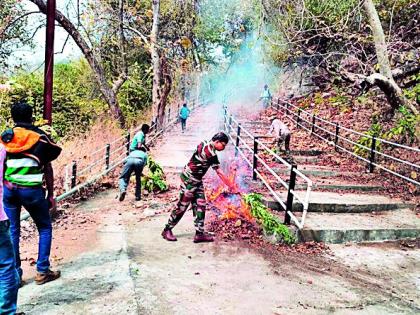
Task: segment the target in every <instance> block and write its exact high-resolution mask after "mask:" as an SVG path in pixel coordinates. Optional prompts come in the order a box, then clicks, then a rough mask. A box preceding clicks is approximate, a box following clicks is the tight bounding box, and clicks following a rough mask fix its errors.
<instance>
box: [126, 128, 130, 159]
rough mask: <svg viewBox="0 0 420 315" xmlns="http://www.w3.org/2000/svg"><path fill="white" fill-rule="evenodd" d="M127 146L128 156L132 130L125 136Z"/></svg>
mask: <svg viewBox="0 0 420 315" xmlns="http://www.w3.org/2000/svg"><path fill="white" fill-rule="evenodd" d="M125 141H126V142H127V143H126V146H127V156H128V155H129V154H130V132H128V134H127V135H126V136H125Z"/></svg>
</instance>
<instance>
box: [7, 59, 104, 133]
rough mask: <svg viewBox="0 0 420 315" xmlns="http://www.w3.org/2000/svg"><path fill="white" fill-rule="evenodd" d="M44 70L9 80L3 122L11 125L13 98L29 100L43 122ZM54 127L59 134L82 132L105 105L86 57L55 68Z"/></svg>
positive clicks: (38, 119) (102, 110) (19, 74)
mask: <svg viewBox="0 0 420 315" xmlns="http://www.w3.org/2000/svg"><path fill="white" fill-rule="evenodd" d="M43 82H44V81H43V72H42V71H36V72H33V73H27V72H20V73H18V74H16V75H15V76H13V77H12V78H11V79H10V80H9V83H10V84H11V86H12V89H11V91H9V92H3V94H6V93H7V95H4V96H3V97H4V102H2V103H1V116H2V117H4V118H5V121H4V123H3V125H2V126H1V127H2V128H4V126H5V125H6V124H7V125H9V126H10V125H11V124H12V122H11V120H10V107H11V105H12V104H13V102H16V101H26V102H28V103H29V104H30V105H32V106H33V108H34V115H35V120H36V121H37V122H38V123H40V124H42V109H43V88H44V86H43ZM53 106H54V110H53V130H54V134H55V135H56V137H58V138H62V137H64V136H66V135H69V134H70V133H77V132H83V131H84V130H86V129H87V128H88V127H89V126H90V125H91V123H92V121H93V119H94V118H95V117H96V116H97V115H99V114H101V113H103V112H104V111H105V109H106V107H105V103H104V102H103V101H102V100H101V99H100V98H99V97H98V95H97V92H96V91H95V87H94V85H93V84H92V79H91V71H90V68H89V66H88V65H87V63H86V62H85V61H84V60H80V61H75V62H72V63H68V64H58V65H56V66H55V70H54V96H53Z"/></svg>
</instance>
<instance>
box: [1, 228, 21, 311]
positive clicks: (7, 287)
mask: <svg viewBox="0 0 420 315" xmlns="http://www.w3.org/2000/svg"><path fill="white" fill-rule="evenodd" d="M19 282H20V279H19V275H18V273H17V272H16V265H15V253H14V252H13V245H12V241H11V239H10V234H9V221H0V314H2V315H3V314H6V315H9V314H15V312H16V304H17V295H18V290H19Z"/></svg>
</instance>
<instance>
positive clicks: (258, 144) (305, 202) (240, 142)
mask: <svg viewBox="0 0 420 315" xmlns="http://www.w3.org/2000/svg"><path fill="white" fill-rule="evenodd" d="M223 114H224V127H225V131H226V133H227V134H228V136H229V138H230V139H231V140H232V142H234V141H235V140H236V144H235V150H236V152H238V153H239V154H240V155H241V156H242V157H243V158H244V160H245V161H246V162H247V164H248V165H249V166H250V168H252V173H253V180H257V179H258V178H259V179H260V180H261V181H262V183H263V184H264V185H265V186H266V187H267V189H268V190H269V192H270V193H271V195H272V196H273V197H274V199H275V200H276V201H277V202H278V203H279V204H280V206H281V207H282V208H283V209H284V211H285V218H284V222H285V224H290V223H291V221H293V223H294V224H295V225H296V226H297V227H298V228H299V229H302V228H303V226H304V224H305V218H306V213H307V211H308V207H309V199H310V194H311V190H312V185H313V183H312V181H311V180H310V179H309V178H308V177H307V176H305V175H304V174H302V172H300V171H298V170H297V166H296V165H292V164H290V163H289V162H287V161H286V160H284V159H283V158H282V157H280V156H279V155H278V154H276V153H275V152H274V151H273V150H271V149H270V148H269V147H268V146H267V145H266V144H264V143H263V142H262V141H261V140H260V137H258V136H256V135H253V134H252V133H251V132H250V131H249V130H247V129H246V128H245V127H243V126H242V125H241V124H240V122H239V121H238V120H237V119H236V118H235V117H234V116H233V114H231V113H229V111H228V109H227V106H223ZM234 124H235V125H236V126H237V127H238V129H235V128H234ZM232 131H233V135H232V134H231V133H232ZM239 133H240V134H239ZM243 133H244V134H246V135H247V136H248V137H249V138H250V140H251V141H252V142H253V144H254V148H252V147H251V145H250V144H248V143H247V142H246V141H245V140H244V138H243V137H242V134H243ZM244 148H245V149H247V152H248V154H249V153H251V154H252V156H253V158H252V161H251V159H250V158H248V157H247V156H246V154H245V152H244ZM261 149H263V150H265V151H266V152H268V154H269V155H270V157H271V158H274V159H275V160H277V161H279V162H280V163H281V164H282V165H284V166H285V167H286V169H287V170H290V179H289V183H287V182H286V181H285V180H283V179H282V178H281V177H280V176H279V174H278V173H276V171H275V170H273V169H272V168H271V167H270V166H269V165H268V164H267V163H266V161H264V158H263V157H262V156H261V155H260V153H259V150H261ZM258 162H259V163H258ZM258 165H261V166H262V167H263V169H265V170H266V171H267V172H268V173H269V174H271V176H273V177H274V178H275V180H276V181H277V182H278V183H280V184H281V185H282V186H283V187H284V188H285V189H287V191H288V193H287V200H286V201H284V200H282V198H281V196H280V195H279V193H278V192H276V191H275V189H274V188H273V187H272V185H271V184H270V183H269V181H268V179H267V178H266V176H264V174H263V173H262V172H261V170H259V168H258ZM296 176H298V177H300V178H301V179H302V180H303V181H304V182H306V184H307V185H306V192H305V196H304V198H301V197H300V196H298V195H297V192H296V191H295V189H294V187H295V183H296ZM294 199H295V200H296V201H298V202H299V203H300V204H302V207H303V211H302V217H301V218H300V220H299V218H297V217H296V216H295V215H294V214H293V200H294Z"/></svg>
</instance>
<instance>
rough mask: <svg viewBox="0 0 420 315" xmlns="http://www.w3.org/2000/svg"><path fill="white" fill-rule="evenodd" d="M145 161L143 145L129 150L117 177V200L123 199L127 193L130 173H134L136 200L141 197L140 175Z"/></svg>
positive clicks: (145, 155) (145, 154)
mask: <svg viewBox="0 0 420 315" xmlns="http://www.w3.org/2000/svg"><path fill="white" fill-rule="evenodd" d="M146 163H147V153H146V148H145V147H144V146H142V147H140V148H137V149H135V150H133V151H131V152H130V154H129V155H128V157H127V160H126V161H125V164H124V168H123V171H122V173H121V176H120V178H119V188H120V194H119V197H118V200H119V201H123V200H124V198H125V195H126V193H127V187H128V183H129V182H130V177H131V174H133V172H134V174H135V175H136V192H135V196H136V201H139V200H140V199H141V175H142V173H143V168H144V166H145V165H146Z"/></svg>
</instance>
